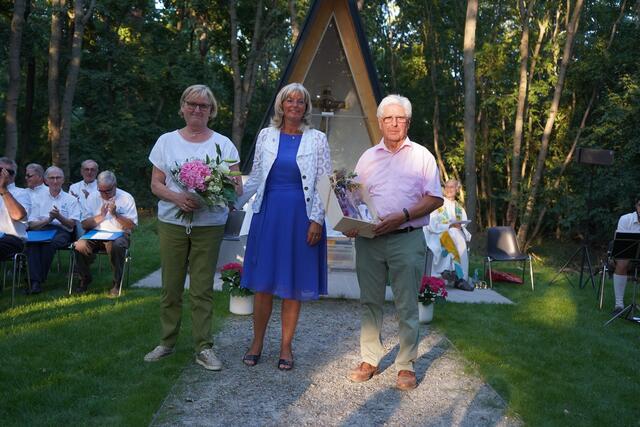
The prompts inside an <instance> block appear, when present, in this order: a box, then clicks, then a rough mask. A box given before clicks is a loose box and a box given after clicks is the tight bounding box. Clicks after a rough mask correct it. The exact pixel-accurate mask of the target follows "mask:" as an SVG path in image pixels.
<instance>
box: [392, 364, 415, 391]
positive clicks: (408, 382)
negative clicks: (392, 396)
mask: <svg viewBox="0 0 640 427" xmlns="http://www.w3.org/2000/svg"><path fill="white" fill-rule="evenodd" d="M417 386H418V384H417V381H416V373H415V372H412V371H407V370H406V369H403V370H402V371H400V372H398V379H397V380H396V388H397V389H398V390H403V391H404V390H413V389H414V388H416V387H417Z"/></svg>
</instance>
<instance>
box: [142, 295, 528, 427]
mask: <svg viewBox="0 0 640 427" xmlns="http://www.w3.org/2000/svg"><path fill="white" fill-rule="evenodd" d="M394 310H395V309H394V307H393V305H391V304H387V305H386V307H385V321H384V326H383V340H384V341H383V342H384V344H385V347H386V348H387V349H389V353H388V355H387V357H386V358H385V359H384V360H383V362H382V363H381V368H382V369H384V371H383V372H382V373H381V374H380V375H378V376H376V377H374V378H373V379H372V380H370V381H368V382H366V383H362V384H353V383H351V382H350V381H349V380H347V379H346V375H347V373H348V372H349V370H350V369H351V368H352V367H354V366H355V365H356V364H357V363H358V362H359V359H360V358H359V351H358V349H359V327H360V326H359V325H360V322H359V305H358V303H357V302H354V301H344V300H321V301H317V302H313V303H305V304H303V307H302V313H301V316H300V321H299V324H298V330H297V332H296V339H295V341H294V356H295V368H294V369H293V371H291V372H280V371H278V370H277V369H276V362H277V360H278V349H279V336H280V331H279V312H280V305H279V303H275V304H274V316H273V319H272V320H273V321H272V322H271V323H270V325H269V330H268V332H267V339H266V341H265V348H264V350H263V354H262V359H261V360H260V363H259V364H258V365H257V366H255V367H253V368H250V367H247V366H245V365H244V364H243V363H242V361H241V358H242V355H243V354H244V351H245V350H246V349H247V347H248V345H249V343H250V341H251V317H250V316H246V317H242V316H233V315H232V316H230V318H229V319H228V320H227V322H226V323H225V325H224V327H223V329H222V330H221V332H220V333H219V334H218V335H217V336H216V337H215V350H216V353H217V354H218V356H219V357H220V359H221V360H222V361H223V363H224V365H225V368H224V369H223V370H222V371H221V372H208V371H205V370H204V369H202V368H200V367H199V366H197V365H195V364H191V365H189V366H188V367H186V368H185V370H184V372H183V373H182V375H181V376H180V378H179V380H178V382H177V383H176V385H175V386H174V388H173V389H172V391H171V393H170V394H169V396H168V397H167V398H166V400H165V402H164V403H163V405H162V406H161V408H160V409H159V411H158V413H157V414H156V416H155V417H154V420H153V421H152V425H157V426H174V425H195V426H201V425H202V426H205V425H207V426H208V425H221V426H236V425H261V426H262V425H264V426H275V425H314V426H316V425H320V426H323V425H328V426H329V425H330V426H334V425H335V426H370V425H397V426H452V425H455V426H474V427H475V426H512V425H516V426H519V425H522V422H521V421H520V420H519V419H517V418H515V417H511V416H507V415H506V414H505V403H504V401H503V400H502V399H501V398H500V396H498V395H497V394H496V392H495V391H494V390H493V389H491V388H490V387H489V386H487V385H486V384H484V383H483V382H482V380H480V379H479V378H478V377H477V376H476V375H474V374H472V373H471V374H470V373H469V372H473V369H469V368H470V366H469V364H468V363H467V362H466V361H464V359H462V358H461V357H460V355H459V354H458V353H457V352H456V351H455V349H453V348H452V347H451V344H450V343H449V341H448V340H447V339H446V338H445V337H444V336H442V335H440V334H438V333H436V332H435V331H433V330H432V328H430V327H429V326H425V327H423V328H421V340H420V347H419V351H418V357H419V358H418V360H417V361H416V374H417V377H418V383H419V384H418V388H417V389H416V390H413V391H410V392H400V391H398V390H396V389H395V388H394V385H395V379H396V372H395V369H394V367H393V366H392V363H393V358H394V357H395V354H396V352H397V321H396V319H395V316H394ZM436 316H437V313H436ZM183 335H184V334H183ZM187 335H188V334H187ZM185 336H186V335H185ZM159 363H162V362H159Z"/></svg>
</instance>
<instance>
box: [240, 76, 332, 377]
mask: <svg viewBox="0 0 640 427" xmlns="http://www.w3.org/2000/svg"><path fill="white" fill-rule="evenodd" d="M274 111H275V112H274V116H273V117H272V119H271V126H269V127H268V128H265V129H263V130H262V131H260V134H259V135H258V139H257V142H256V149H255V155H254V159H253V169H252V170H251V174H250V175H249V178H248V180H247V182H246V185H245V187H244V194H243V195H242V197H240V199H239V200H238V203H237V206H242V205H244V204H245V203H246V202H247V200H249V198H250V197H251V196H253V195H254V194H255V195H256V197H255V200H254V202H253V206H252V209H253V218H252V220H251V228H250V229H249V236H248V238H247V248H246V251H245V258H244V268H243V275H242V282H241V283H242V286H243V287H245V288H248V289H251V290H253V291H254V292H255V301H254V313H253V341H252V343H251V346H250V347H249V349H248V350H247V352H246V354H245V355H244V357H243V359H242V360H243V362H244V363H245V364H246V365H249V366H255V365H256V364H257V363H258V362H259V360H260V355H261V353H262V345H263V341H264V335H265V331H266V329H267V324H268V323H269V318H270V317H271V310H272V306H273V296H274V295H276V296H278V297H280V298H282V313H281V318H282V339H281V343H280V359H279V360H278V369H280V370H283V371H288V370H291V369H292V368H293V352H292V348H291V345H292V341H293V337H294V334H295V330H296V325H297V323H298V316H299V314H300V307H301V302H302V301H307V300H314V299H318V297H319V295H326V293H327V242H326V230H325V228H324V225H323V224H324V209H323V205H322V202H321V200H320V196H319V194H318V191H317V189H316V182H317V180H318V178H319V177H320V176H322V175H329V174H330V173H331V159H330V157H329V145H328V143H327V137H326V136H325V134H324V133H322V132H319V131H317V130H314V129H311V97H310V95H309V92H308V91H307V90H306V89H305V87H304V86H302V85H301V84H300V83H292V84H289V85H287V86H285V87H283V88H282V89H281V90H280V92H279V93H278V95H277V96H276V101H275V104H274Z"/></svg>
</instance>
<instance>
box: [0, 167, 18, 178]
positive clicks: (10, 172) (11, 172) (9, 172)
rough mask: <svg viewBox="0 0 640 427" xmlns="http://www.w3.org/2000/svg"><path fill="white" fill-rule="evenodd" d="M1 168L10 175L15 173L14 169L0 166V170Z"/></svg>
mask: <svg viewBox="0 0 640 427" xmlns="http://www.w3.org/2000/svg"><path fill="white" fill-rule="evenodd" d="M3 170H6V171H7V173H8V174H9V175H10V176H13V175H15V174H16V171H14V170H13V169H7V168H0V172H2V171H3Z"/></svg>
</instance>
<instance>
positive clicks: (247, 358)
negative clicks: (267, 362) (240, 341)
mask: <svg viewBox="0 0 640 427" xmlns="http://www.w3.org/2000/svg"><path fill="white" fill-rule="evenodd" d="M259 361H260V355H259V354H247V353H245V354H244V356H242V363H244V364H245V365H247V366H256V365H257V364H258V362H259Z"/></svg>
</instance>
